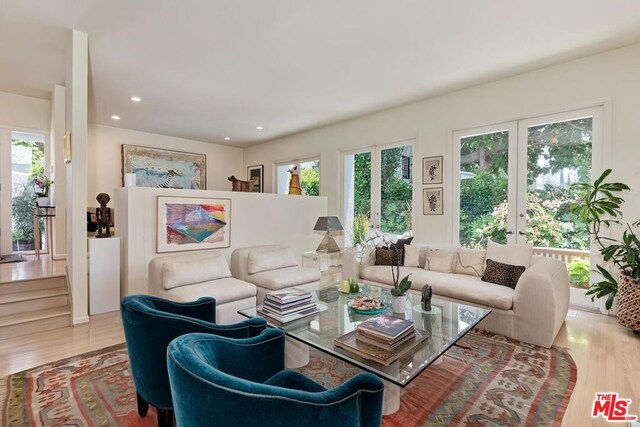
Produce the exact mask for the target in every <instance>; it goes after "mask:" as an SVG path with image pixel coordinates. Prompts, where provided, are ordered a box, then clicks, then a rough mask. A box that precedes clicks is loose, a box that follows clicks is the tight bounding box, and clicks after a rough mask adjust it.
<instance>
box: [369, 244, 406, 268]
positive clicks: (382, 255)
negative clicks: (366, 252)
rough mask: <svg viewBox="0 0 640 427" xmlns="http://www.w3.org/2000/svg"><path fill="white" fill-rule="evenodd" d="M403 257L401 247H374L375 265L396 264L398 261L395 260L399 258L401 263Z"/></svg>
mask: <svg viewBox="0 0 640 427" xmlns="http://www.w3.org/2000/svg"><path fill="white" fill-rule="evenodd" d="M396 257H397V258H396ZM403 258H404V250H403V249H392V248H388V249H387V248H376V265H396V264H397V262H398V261H396V260H399V262H400V265H402V259H403Z"/></svg>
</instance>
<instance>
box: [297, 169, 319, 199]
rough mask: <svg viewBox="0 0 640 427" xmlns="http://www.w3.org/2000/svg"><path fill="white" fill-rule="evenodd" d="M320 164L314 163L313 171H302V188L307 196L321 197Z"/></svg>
mask: <svg viewBox="0 0 640 427" xmlns="http://www.w3.org/2000/svg"><path fill="white" fill-rule="evenodd" d="M317 165H318V164H317V163H314V167H312V168H311V169H302V170H301V171H300V186H301V187H302V189H303V190H304V194H306V195H307V196H319V195H320V171H319V170H318V166H317Z"/></svg>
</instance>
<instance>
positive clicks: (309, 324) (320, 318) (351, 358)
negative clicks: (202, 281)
mask: <svg viewBox="0 0 640 427" xmlns="http://www.w3.org/2000/svg"><path fill="white" fill-rule="evenodd" d="M313 294H314V299H316V300H317V301H318V302H320V303H321V304H324V305H326V306H327V310H325V311H322V312H320V313H319V314H317V315H315V316H308V317H305V318H303V319H299V320H296V321H294V322H290V323H287V324H280V323H278V322H275V321H273V320H271V319H270V318H269V317H266V316H263V315H262V314H261V313H260V312H259V310H261V308H262V307H261V306H258V307H252V308H247V309H244V310H240V311H238V313H240V314H241V315H243V316H245V317H249V318H251V317H256V316H259V317H264V318H265V319H266V320H267V323H268V324H269V325H270V326H272V327H276V328H280V329H282V330H283V331H284V332H285V334H286V335H287V336H289V337H292V338H294V339H296V340H299V341H301V342H303V343H305V344H308V345H310V346H312V347H315V348H317V349H319V350H321V351H324V352H326V353H328V354H330V355H333V356H335V357H337V358H339V359H342V360H345V361H347V362H350V363H352V364H354V365H356V366H358V367H359V368H362V369H364V370H366V371H369V372H373V373H374V374H377V375H378V376H379V377H381V378H383V379H385V380H387V381H389V382H391V383H393V384H396V385H399V386H402V387H404V386H406V385H407V384H409V382H411V380H413V379H414V378H415V377H416V376H417V375H418V374H419V373H420V372H422V371H423V370H424V369H426V368H427V367H428V366H429V365H431V364H432V363H433V362H435V361H436V359H438V357H440V356H441V355H442V354H443V353H444V352H445V351H447V350H448V349H449V347H451V346H452V345H453V344H455V343H456V342H457V341H458V340H459V339H460V338H462V337H463V336H464V335H465V334H466V333H467V332H469V331H470V330H471V329H472V328H473V327H474V326H476V325H477V324H478V323H480V321H481V320H482V319H484V318H485V317H486V316H488V315H489V313H491V310H487V309H484V308H480V307H474V306H470V305H465V304H459V303H454V302H450V301H445V300H439V299H435V298H434V299H433V300H432V302H431V305H432V309H431V311H430V312H425V311H423V310H422V308H421V306H420V295H414V294H410V295H408V298H407V305H406V308H405V313H404V318H405V319H411V320H413V322H414V323H415V326H416V328H417V329H423V330H425V331H427V332H429V335H430V337H429V339H428V340H427V341H426V343H424V344H422V345H421V346H418V347H417V348H416V350H413V351H411V352H409V353H408V354H406V355H404V356H402V357H401V358H400V359H398V360H396V361H395V362H393V363H392V364H391V365H389V366H384V365H382V364H379V363H376V362H373V361H371V360H367V359H364V358H362V357H360V356H358V355H357V354H354V353H351V352H349V351H347V350H344V349H341V348H338V347H336V346H335V345H334V343H333V341H334V340H335V339H336V338H337V337H339V336H342V335H344V334H346V333H349V332H351V331H353V330H355V329H356V327H357V326H358V324H360V323H361V322H363V321H364V320H366V319H368V318H369V317H371V316H369V315H363V314H357V313H354V312H353V311H352V310H350V309H349V307H348V305H347V302H348V301H349V300H351V299H353V298H355V297H357V296H361V295H370V296H373V297H380V298H381V299H382V301H383V302H384V303H385V305H386V306H387V307H389V310H388V312H387V313H386V314H388V315H392V316H396V317H402V315H401V314H393V313H392V312H391V294H390V293H389V289H386V288H380V287H377V286H370V285H363V284H360V292H359V293H357V294H342V293H340V292H339V291H338V290H337V289H336V288H334V287H331V288H326V289H321V290H319V291H316V292H314V293H313Z"/></svg>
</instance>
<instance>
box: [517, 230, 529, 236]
mask: <svg viewBox="0 0 640 427" xmlns="http://www.w3.org/2000/svg"><path fill="white" fill-rule="evenodd" d="M518 234H519V235H521V236H526V235H527V233H525V232H524V231H518Z"/></svg>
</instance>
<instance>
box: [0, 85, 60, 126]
mask: <svg viewBox="0 0 640 427" xmlns="http://www.w3.org/2000/svg"><path fill="white" fill-rule="evenodd" d="M50 109H51V105H50V102H49V100H48V99H39V98H31V97H29V96H22V95H15V94H13V93H7V92H0V127H9V128H12V129H14V130H32V131H39V132H45V133H48V132H49V124H50V123H49V117H50Z"/></svg>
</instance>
